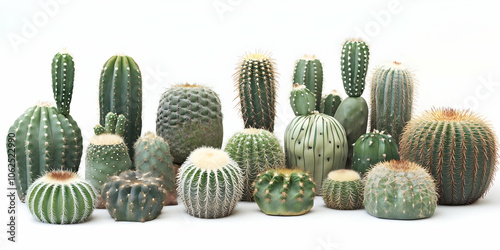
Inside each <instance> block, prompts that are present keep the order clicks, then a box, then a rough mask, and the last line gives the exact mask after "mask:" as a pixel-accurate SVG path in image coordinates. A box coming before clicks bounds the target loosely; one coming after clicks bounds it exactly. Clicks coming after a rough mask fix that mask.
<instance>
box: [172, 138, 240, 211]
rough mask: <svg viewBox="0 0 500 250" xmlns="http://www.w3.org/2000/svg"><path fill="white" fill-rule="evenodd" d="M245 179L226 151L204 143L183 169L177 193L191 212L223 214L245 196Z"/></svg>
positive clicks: (192, 154)
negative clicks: (205, 145) (206, 145)
mask: <svg viewBox="0 0 500 250" xmlns="http://www.w3.org/2000/svg"><path fill="white" fill-rule="evenodd" d="M243 181H244V177H243V174H242V172H241V170H240V168H239V167H238V164H237V163H236V162H235V161H234V160H233V159H231V158H230V157H229V155H228V154H227V153H226V152H224V151H222V150H220V149H215V148H209V147H201V148H198V149H196V150H194V151H193V152H191V154H190V155H189V157H188V159H187V160H186V162H184V164H182V166H181V168H180V169H179V174H178V184H177V194H178V196H179V198H180V199H181V200H182V203H183V204H184V206H185V208H186V211H187V213H188V214H190V215H192V216H194V217H198V218H208V219H215V218H221V217H226V216H228V215H230V214H231V213H232V212H233V210H234V208H235V207H236V204H237V203H238V201H239V200H240V199H241V196H242V194H243Z"/></svg>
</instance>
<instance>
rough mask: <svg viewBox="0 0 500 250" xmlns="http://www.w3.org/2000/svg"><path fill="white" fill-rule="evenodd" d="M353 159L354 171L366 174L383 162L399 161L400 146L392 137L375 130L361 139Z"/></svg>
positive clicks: (358, 141)
mask: <svg viewBox="0 0 500 250" xmlns="http://www.w3.org/2000/svg"><path fill="white" fill-rule="evenodd" d="M353 159H354V161H353V164H352V169H353V170H356V171H358V172H360V173H361V174H364V173H366V172H367V171H368V170H369V169H370V167H371V166H373V165H375V164H377V163H379V162H381V161H390V160H399V153H398V144H397V142H396V140H394V138H392V136H391V135H389V134H385V133H384V131H381V132H379V131H378V130H375V131H373V133H367V134H364V135H362V136H361V137H359V139H358V140H357V141H356V143H355V144H354V153H353Z"/></svg>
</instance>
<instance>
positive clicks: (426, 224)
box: [0, 0, 500, 250]
mask: <svg viewBox="0 0 500 250" xmlns="http://www.w3.org/2000/svg"><path fill="white" fill-rule="evenodd" d="M49 2H50V3H56V2H54V1H51V0H39V1H34V2H31V1H28V2H27V1H5V0H2V1H0V35H1V36H0V37H2V39H1V40H0V55H2V60H0V72H1V75H2V78H1V79H2V94H3V98H0V105H1V107H2V108H1V112H2V113H1V116H0V117H2V119H1V123H0V132H1V131H3V132H1V133H5V132H6V131H7V129H8V127H9V126H10V125H11V124H12V122H13V121H14V120H15V119H16V118H17V117H18V116H19V115H20V114H21V113H22V112H23V111H24V110H25V109H27V108H28V107H30V106H32V105H34V104H35V103H36V102H37V101H43V100H50V101H52V100H53V98H52V91H51V88H50V86H51V77H50V63H51V59H52V57H53V55H54V54H55V53H56V52H57V51H59V50H60V49H61V48H63V47H66V48H68V50H69V51H70V52H71V53H72V54H73V56H74V59H75V64H76V79H75V88H74V95H73V102H72V106H71V114H72V116H73V117H74V119H75V120H76V121H77V122H78V124H79V125H80V127H81V128H82V130H83V133H84V137H85V140H86V141H85V145H87V142H88V140H89V138H90V137H91V135H92V127H93V126H94V125H95V124H96V123H97V122H98V103H97V99H98V97H97V95H98V90H97V86H98V81H99V74H100V70H101V67H102V65H103V64H104V62H105V61H106V60H107V59H108V58H109V57H110V56H111V55H113V54H115V53H117V52H122V53H125V54H128V55H130V56H132V57H133V58H134V59H135V60H136V61H137V63H138V64H139V66H140V68H141V70H142V74H143V79H144V101H143V104H144V105H143V110H144V112H143V121H144V124H143V132H144V133H145V132H146V131H148V130H152V131H154V130H155V116H156V108H157V105H158V101H159V98H160V95H161V93H162V92H163V90H164V89H165V88H167V87H168V86H170V85H172V84H175V83H183V82H192V83H193V82H196V83H200V84H206V85H209V86H212V87H213V88H214V90H215V91H216V92H217V93H219V95H220V97H221V100H222V105H223V113H224V130H225V131H224V142H226V141H227V140H228V138H229V136H231V135H232V134H233V133H235V132H237V131H239V130H241V129H242V127H243V124H242V121H241V119H240V118H239V116H238V112H237V109H236V108H235V106H236V104H237V103H236V101H234V100H233V99H234V97H235V96H236V93H235V92H234V87H233V82H232V75H233V73H234V68H235V66H236V63H237V62H238V57H239V56H241V55H243V54H244V53H245V52H247V51H254V50H256V49H262V50H265V51H270V52H272V54H273V57H274V58H275V59H276V63H277V71H278V73H279V74H280V80H279V83H280V88H279V91H278V93H279V103H280V104H279V105H278V108H277V110H278V114H277V115H278V118H277V120H276V129H275V132H276V135H277V136H278V138H279V139H280V140H282V139H283V133H284V130H285V127H286V125H287V124H288V123H289V121H290V120H291V119H292V118H293V114H292V111H291V109H290V107H289V104H288V93H289V91H290V89H291V86H292V84H291V79H292V73H293V66H294V63H295V60H296V59H298V58H299V57H301V56H302V55H303V54H306V53H307V54H316V56H317V57H318V58H319V59H321V60H322V62H323V66H324V71H325V82H324V92H325V93H326V92H329V91H331V90H332V89H333V88H336V89H337V90H339V91H340V92H341V93H344V90H343V87H342V85H341V81H340V66H339V58H340V47H341V45H342V43H343V41H344V39H346V38H348V37H358V36H362V37H363V38H365V39H366V40H367V41H368V42H369V44H370V46H371V47H370V49H371V50H370V52H371V57H370V65H369V66H370V69H373V68H375V66H376V65H380V64H383V63H386V62H387V61H389V60H399V61H401V62H403V63H404V64H406V65H408V66H409V67H411V68H412V69H413V71H414V72H415V75H416V78H417V80H418V81H419V87H418V93H419V94H418V95H417V96H416V99H415V100H416V108H415V113H414V114H419V113H420V112H421V111H423V110H426V109H430V108H431V107H433V106H436V107H440V106H451V107H466V108H472V109H474V110H475V111H477V112H479V113H481V114H483V115H484V116H486V117H488V119H489V120H490V121H491V123H492V124H493V125H494V127H495V129H496V131H499V130H500V116H498V115H497V113H498V109H497V107H498V106H499V105H500V98H499V97H500V95H499V91H500V73H499V71H498V69H499V68H500V61H499V60H498V58H500V52H499V49H498V44H500V35H499V34H500V33H499V32H498V26H499V24H500V16H498V5H497V4H495V3H496V1H456V0H454V1H451V0H450V1H418V2H417V1H400V2H397V1H366V2H364V1H335V2H333V1H320V0H310V1H269V0H267V1H265V0H254V1H242V0H209V1H207V0H198V1H112V2H111V1H109V2H108V1H99V3H97V2H91V1H76V0H75V1H64V2H63V1H60V2H58V4H56V5H50V6H51V7H50V8H49V9H48V11H47V10H46V8H45V9H44V7H43V6H46V5H47V4H46V3H49ZM44 3H45V4H44ZM214 4H219V6H224V4H225V6H226V7H229V9H228V11H227V12H224V13H223V14H222V15H219V14H218V12H217V11H216V9H215V8H214ZM44 17H46V18H44ZM221 17H222V18H221ZM33 19H35V20H36V21H35V24H34V25H35V28H34V29H32V31H33V30H36V32H31V33H29V34H24V35H25V38H26V40H25V41H24V42H25V43H23V44H19V46H15V45H13V44H12V43H11V42H10V40H9V39H11V38H12V37H13V34H17V35H22V33H23V30H24V31H27V28H26V27H28V26H29V25H27V23H33ZM359 30H361V31H363V30H368V32H365V34H364V35H363V34H361V33H360V32H358V31H359ZM16 48H17V49H16ZM370 76H371V73H369V75H368V79H369V78H370ZM369 85H370V84H369V81H368V82H367V86H369ZM344 96H345V94H344ZM363 96H364V97H365V99H367V101H369V90H368V89H367V90H365V94H364V95H363ZM1 133H0V134H1ZM3 136H4V135H1V136H0V138H3ZM0 145H1V146H0V147H1V148H0V152H5V148H4V145H3V143H0ZM0 156H1V159H0V162H1V163H2V164H6V160H5V157H6V156H5V153H1V154H0ZM5 169H6V168H4V167H0V173H2V175H1V181H0V183H1V184H0V188H2V189H3V190H5V188H6V187H5V186H6V171H5ZM83 170H84V166H83V164H82V167H81V172H80V173H84V172H83ZM3 193H4V192H1V193H0V194H1V195H0V206H1V207H0V223H1V224H0V225H4V224H5V223H4V222H6V220H7V214H6V210H7V209H6V207H7V205H6V204H7V203H6V202H7V201H6V199H5V195H3ZM499 202H500V187H499V185H498V184H497V185H494V186H493V187H492V189H491V190H490V192H489V194H488V195H487V196H486V198H485V199H484V200H481V201H479V202H478V203H476V204H474V205H471V206H461V207H443V206H439V207H438V209H437V212H436V214H435V216H434V217H432V218H430V219H426V220H421V221H390V220H380V219H376V218H373V217H371V216H369V215H367V214H366V212H365V211H364V210H359V211H350V212H343V211H335V210H330V209H327V208H325V207H324V206H322V202H321V200H318V201H317V204H316V206H315V207H314V208H313V209H312V211H311V213H309V214H307V215H304V216H300V217H290V218H280V217H270V216H265V215H264V214H262V213H261V212H260V211H259V210H258V208H257V207H256V206H255V204H248V203H243V204H241V205H239V206H238V208H237V210H236V214H234V215H232V216H230V217H228V218H226V219H221V220H201V219H196V218H192V217H190V216H189V215H187V214H185V213H184V212H183V207H182V205H180V206H176V207H165V208H164V211H163V214H162V215H161V217H160V218H159V219H158V220H155V221H152V222H148V223H144V224H141V223H115V222H113V221H112V220H111V218H110V217H109V216H108V215H107V213H106V212H105V211H104V210H99V211H96V213H94V214H93V216H92V220H91V221H89V222H87V223H83V224H80V225H71V226H54V225H45V224H41V223H36V222H35V221H34V220H33V219H32V217H31V215H30V214H29V213H28V210H27V208H26V207H25V206H24V204H18V207H19V208H18V212H19V220H18V224H19V228H18V240H19V243H18V245H16V246H17V247H19V246H24V247H25V248H27V247H28V246H41V245H49V244H50V245H54V244H56V246H61V247H63V246H68V245H71V246H75V243H76V246H75V247H76V248H87V249H88V248H95V247H98V246H117V247H120V246H134V247H146V246H151V245H156V246H159V247H176V248H180V247H183V248H184V247H185V248H188V249H196V248H201V247H210V246H211V248H213V246H217V247H221V248H222V249H237V248H239V247H240V248H244V249H277V248H285V247H288V248H289V249H327V250H330V249H351V248H365V249H366V248H367V247H369V248H375V249H381V248H407V249H425V248H428V249H431V248H432V249H437V248H452V247H454V248H456V249H465V248H469V249H470V248H473V247H474V248H479V249H480V248H488V249H494V248H495V247H498V244H497V243H496V242H497V238H496V237H495V236H496V233H495V232H498V228H499V226H498V225H499V223H500V213H499V212H498V208H499V207H498V205H499ZM4 229H5V227H4V226H2V227H0V232H2V233H0V235H1V237H0V245H2V249H3V246H4V245H5V246H8V247H9V248H10V247H11V246H10V245H7V242H6V240H5V238H6V236H5V233H4V231H5V230H4ZM329 241H331V242H334V243H338V244H339V245H338V247H336V248H331V247H328V244H327V243H328V242H329ZM323 242H326V245H324V244H325V243H323ZM322 244H323V245H322ZM163 245H164V246H163ZM322 246H326V247H323V248H320V247H322ZM56 248H57V247H56Z"/></svg>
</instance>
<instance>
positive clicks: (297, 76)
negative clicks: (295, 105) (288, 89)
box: [293, 55, 323, 110]
mask: <svg viewBox="0 0 500 250" xmlns="http://www.w3.org/2000/svg"><path fill="white" fill-rule="evenodd" d="M293 83H294V84H295V83H298V84H300V85H303V86H305V87H306V88H307V89H308V90H310V91H311V93H312V94H313V96H314V97H315V100H314V108H313V109H312V110H319V107H320V104H321V92H322V91H323V66H322V65H321V62H320V61H319V60H318V59H316V57H315V56H307V55H306V56H304V57H303V58H302V59H300V60H298V61H297V63H296V64H295V69H294V71H293Z"/></svg>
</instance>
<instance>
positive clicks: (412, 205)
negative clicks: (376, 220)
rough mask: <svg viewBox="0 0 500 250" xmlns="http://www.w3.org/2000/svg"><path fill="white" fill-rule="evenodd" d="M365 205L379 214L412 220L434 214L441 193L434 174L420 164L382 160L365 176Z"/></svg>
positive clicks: (372, 211)
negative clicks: (437, 190)
mask: <svg viewBox="0 0 500 250" xmlns="http://www.w3.org/2000/svg"><path fill="white" fill-rule="evenodd" d="M365 182H366V184H365V192H364V196H365V197H364V202H363V204H364V206H365V209H366V211H367V212H368V213H369V214H371V215H373V216H376V217H380V218H386V219H401V220H412V219H422V218H428V217H431V216H432V215H433V214H434V211H435V210H436V206H437V200H438V196H437V193H436V185H435V183H434V180H433V179H432V176H431V175H430V174H429V173H428V172H427V171H426V170H425V169H423V168H422V167H421V166H420V165H418V164H416V163H413V162H409V161H399V160H392V161H387V162H380V163H378V164H377V165H375V166H373V168H372V169H371V170H370V171H369V172H368V173H367V175H366V177H365Z"/></svg>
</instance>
